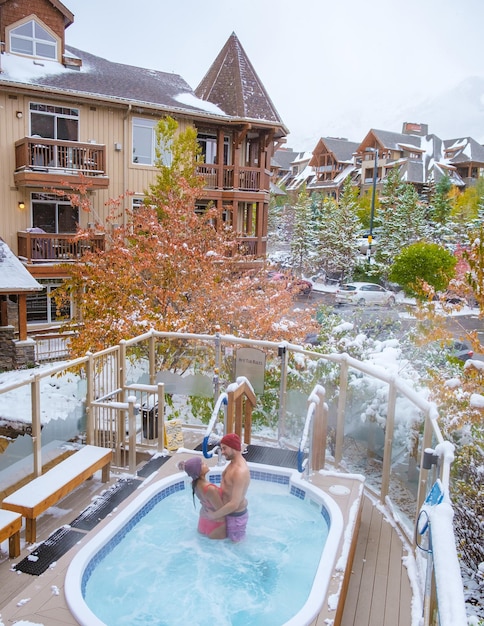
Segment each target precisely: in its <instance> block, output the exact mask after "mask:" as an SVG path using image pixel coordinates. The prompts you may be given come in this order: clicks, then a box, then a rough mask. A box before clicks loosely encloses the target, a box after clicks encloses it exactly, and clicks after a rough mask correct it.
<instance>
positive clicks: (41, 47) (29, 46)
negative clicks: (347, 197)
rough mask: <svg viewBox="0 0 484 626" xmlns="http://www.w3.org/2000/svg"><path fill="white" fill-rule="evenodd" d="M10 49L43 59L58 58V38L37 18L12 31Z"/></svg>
mask: <svg viewBox="0 0 484 626" xmlns="http://www.w3.org/2000/svg"><path fill="white" fill-rule="evenodd" d="M10 51H11V52H15V53H17V54H26V55H29V56H33V57H41V58H43V59H54V60H55V59H57V40H56V38H55V37H53V36H52V35H51V34H50V33H49V32H48V31H47V30H46V29H45V28H44V27H43V26H41V25H40V24H38V23H37V22H36V21H35V20H30V21H29V22H25V24H21V25H20V26H17V27H16V28H12V30H11V31H10Z"/></svg>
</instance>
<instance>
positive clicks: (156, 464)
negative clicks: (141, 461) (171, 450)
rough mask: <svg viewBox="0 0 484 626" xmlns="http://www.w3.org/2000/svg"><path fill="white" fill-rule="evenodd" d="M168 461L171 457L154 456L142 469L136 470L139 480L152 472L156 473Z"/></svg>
mask: <svg viewBox="0 0 484 626" xmlns="http://www.w3.org/2000/svg"><path fill="white" fill-rule="evenodd" d="M168 459H171V457H170V456H156V457H155V458H154V459H151V460H150V461H148V463H146V464H145V465H143V467H142V468H141V469H140V470H138V476H140V477H141V478H146V477H147V476H149V475H150V474H152V473H153V472H156V470H158V469H160V467H161V466H162V465H163V464H164V463H166V462H167V461H168Z"/></svg>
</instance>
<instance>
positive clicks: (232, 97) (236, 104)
mask: <svg viewBox="0 0 484 626" xmlns="http://www.w3.org/2000/svg"><path fill="white" fill-rule="evenodd" d="M195 94H196V95H197V96H198V97H199V98H200V99H202V100H208V101H209V102H211V103H212V104H215V105H217V106H218V107H220V108H221V109H222V110H223V111H225V113H226V114H227V115H231V116H233V117H239V118H242V119H255V120H261V121H266V122H272V123H276V124H280V125H281V126H283V122H282V120H281V118H280V116H279V113H278V112H277V111H276V109H275V107H274V105H273V104H272V102H271V99H270V98H269V96H268V94H267V92H266V90H265V88H264V86H263V84H262V82H261V81H260V79H259V77H258V76H257V74H256V72H255V70H254V68H253V66H252V64H251V62H250V61H249V59H248V57H247V55H246V53H245V51H244V49H243V48H242V45H241V43H240V41H239V40H238V38H237V35H236V34H235V33H232V35H231V36H230V37H229V39H228V40H227V42H226V44H225V46H224V47H223V48H222V50H221V51H220V53H219V55H218V56H217V58H216V59H215V61H214V62H213V64H212V66H211V67H210V69H209V70H208V72H207V73H206V75H205V77H204V78H203V80H202V81H201V83H200V84H199V85H198V87H197V88H196V89H195Z"/></svg>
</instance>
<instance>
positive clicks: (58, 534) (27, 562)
mask: <svg viewBox="0 0 484 626" xmlns="http://www.w3.org/2000/svg"><path fill="white" fill-rule="evenodd" d="M83 537H85V534H84V533H81V532H79V531H77V530H72V529H71V528H69V527H68V526H63V527H62V528H59V529H58V530H56V531H55V532H54V533H52V535H51V536H50V537H49V538H48V539H47V540H46V541H44V542H43V543H41V544H39V546H38V547H37V548H36V549H35V550H33V551H32V552H31V553H30V554H29V556H27V557H25V559H22V561H20V562H19V563H17V564H16V565H14V566H13V569H14V570H17V571H18V572H24V574H32V576H40V575H41V574H43V573H44V572H45V571H46V570H47V569H48V568H49V567H50V565H52V563H54V562H55V561H57V560H58V559H60V557H61V556H63V555H64V554H65V553H66V552H67V551H68V550H70V549H71V548H72V546H74V545H75V544H76V543H78V542H79V541H80V540H81V539H82V538H83Z"/></svg>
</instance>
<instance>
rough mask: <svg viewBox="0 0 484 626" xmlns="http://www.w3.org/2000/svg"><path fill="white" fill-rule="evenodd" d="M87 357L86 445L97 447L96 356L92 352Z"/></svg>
mask: <svg viewBox="0 0 484 626" xmlns="http://www.w3.org/2000/svg"><path fill="white" fill-rule="evenodd" d="M86 356H87V357H88V358H87V361H86V381H87V389H86V443H87V444H88V445H95V441H94V432H95V428H94V411H93V406H92V403H93V400H94V356H93V354H92V352H87V353H86Z"/></svg>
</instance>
